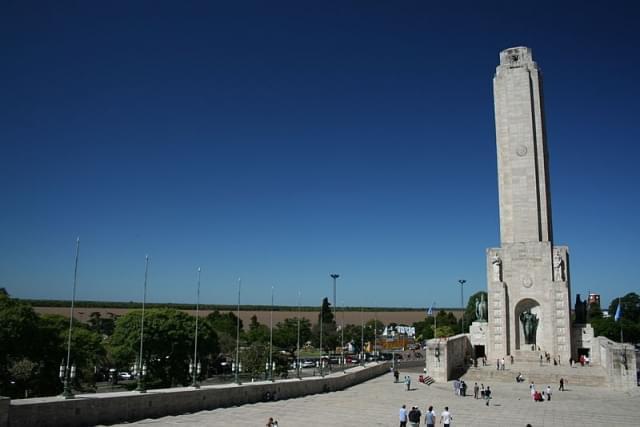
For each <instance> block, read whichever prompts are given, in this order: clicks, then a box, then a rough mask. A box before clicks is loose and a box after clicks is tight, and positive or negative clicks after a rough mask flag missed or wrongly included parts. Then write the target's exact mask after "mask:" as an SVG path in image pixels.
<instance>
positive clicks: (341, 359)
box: [340, 301, 344, 368]
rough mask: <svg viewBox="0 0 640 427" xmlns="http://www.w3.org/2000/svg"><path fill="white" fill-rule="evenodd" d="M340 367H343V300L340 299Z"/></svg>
mask: <svg viewBox="0 0 640 427" xmlns="http://www.w3.org/2000/svg"><path fill="white" fill-rule="evenodd" d="M340 368H344V301H342V320H341V321H340Z"/></svg>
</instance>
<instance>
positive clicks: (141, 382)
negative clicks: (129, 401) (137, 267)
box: [136, 255, 149, 393]
mask: <svg viewBox="0 0 640 427" xmlns="http://www.w3.org/2000/svg"><path fill="white" fill-rule="evenodd" d="M148 274H149V255H146V256H145V257H144V286H143V291H142V316H141V318H140V356H139V358H138V387H136V390H137V391H139V392H140V393H145V392H146V391H147V389H146V388H145V386H144V372H143V371H144V369H143V359H142V349H143V343H144V306H145V304H146V302H147V277H148Z"/></svg>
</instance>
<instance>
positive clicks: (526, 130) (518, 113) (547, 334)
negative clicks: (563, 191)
mask: <svg viewBox="0 0 640 427" xmlns="http://www.w3.org/2000/svg"><path fill="white" fill-rule="evenodd" d="M540 80H541V76H540V73H539V70H538V66H537V64H536V63H535V62H534V61H533V57H532V54H531V50H530V49H529V48H526V47H516V48H511V49H506V50H504V51H502V52H501V53H500V65H499V66H498V67H497V70H496V75H495V77H494V80H493V82H494V102H495V117H496V145H497V154H498V186H499V196H500V240H501V247H500V248H490V249H488V250H487V284H488V295H489V298H488V310H487V311H488V330H487V354H488V358H489V359H490V360H492V359H497V358H500V357H504V356H506V355H512V354H518V353H521V352H528V351H532V350H535V351H537V350H538V349H539V350H540V351H546V352H549V353H550V354H552V355H553V356H554V357H555V356H558V355H559V356H560V357H561V358H562V360H569V358H570V357H571V324H570V295H571V292H570V286H569V277H570V276H569V252H568V248H567V247H566V246H554V244H553V233H552V227H551V205H550V200H549V178H548V173H547V150H546V145H545V137H546V135H545V130H544V114H543V107H542V89H541V82H540ZM525 311H530V312H531V313H533V315H534V316H535V318H536V319H537V328H536V331H535V337H534V339H533V341H532V343H529V344H527V343H525V342H526V339H525V334H524V331H523V322H522V321H521V320H520V316H521V315H522V313H523V312H525Z"/></svg>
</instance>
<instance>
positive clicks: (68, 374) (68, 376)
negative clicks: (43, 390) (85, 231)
mask: <svg viewBox="0 0 640 427" xmlns="http://www.w3.org/2000/svg"><path fill="white" fill-rule="evenodd" d="M79 256H80V237H78V238H77V239H76V262H75V267H74V270H73V293H72V294H71V309H70V311H69V337H68V340H67V363H66V366H65V370H64V390H63V391H62V397H64V398H65V399H73V397H74V396H73V392H72V391H71V384H69V383H70V380H72V379H73V378H75V376H76V375H75V374H76V372H75V371H76V367H75V365H73V367H72V368H69V364H70V363H71V332H72V329H73V308H74V305H75V301H76V285H77V283H78V257H79Z"/></svg>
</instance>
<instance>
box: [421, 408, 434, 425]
mask: <svg viewBox="0 0 640 427" xmlns="http://www.w3.org/2000/svg"><path fill="white" fill-rule="evenodd" d="M424 422H425V423H426V424H427V427H435V425H436V413H435V412H434V411H433V406H429V409H428V410H427V412H426V413H425V414H424Z"/></svg>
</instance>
